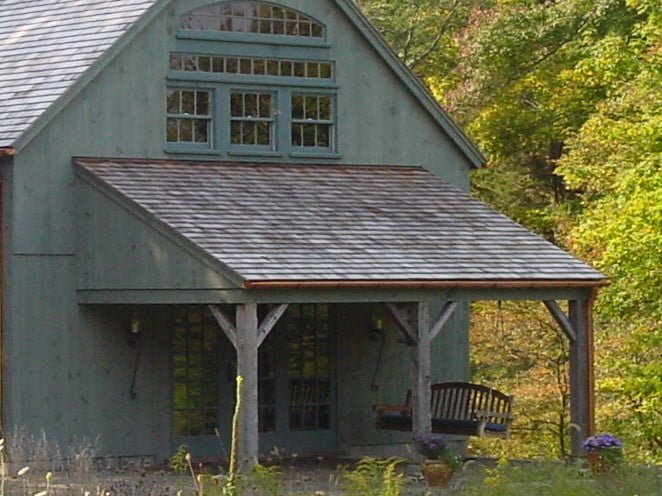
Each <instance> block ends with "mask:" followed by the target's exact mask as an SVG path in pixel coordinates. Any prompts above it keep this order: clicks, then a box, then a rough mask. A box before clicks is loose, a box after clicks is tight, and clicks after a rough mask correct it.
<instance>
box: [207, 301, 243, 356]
mask: <svg viewBox="0 0 662 496" xmlns="http://www.w3.org/2000/svg"><path fill="white" fill-rule="evenodd" d="M209 310H210V311H211V313H212V315H213V316H214V318H215V319H216V322H218V325H219V326H220V327H221V329H223V332H224V333H225V335H226V336H227V337H228V339H229V340H230V342H231V343H232V346H234V349H235V350H236V349H237V328H236V327H235V325H234V324H233V323H232V320H231V319H229V318H228V317H227V316H226V315H225V314H224V313H223V310H221V307H220V306H219V305H209Z"/></svg>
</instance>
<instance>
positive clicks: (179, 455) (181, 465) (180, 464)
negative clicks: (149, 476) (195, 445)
mask: <svg viewBox="0 0 662 496" xmlns="http://www.w3.org/2000/svg"><path fill="white" fill-rule="evenodd" d="M188 452H189V451H188V446H186V445H185V444H182V445H180V446H179V448H177V451H175V453H174V454H173V455H172V456H171V457H170V458H169V459H168V466H169V467H170V469H171V470H172V471H174V472H176V473H178V474H185V473H186V472H188V460H187V459H186V455H188Z"/></svg>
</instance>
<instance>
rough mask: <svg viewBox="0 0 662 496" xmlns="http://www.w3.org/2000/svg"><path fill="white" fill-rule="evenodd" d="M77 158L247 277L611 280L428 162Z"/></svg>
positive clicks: (95, 176) (86, 172) (103, 182)
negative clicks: (409, 164) (423, 164)
mask: <svg viewBox="0 0 662 496" xmlns="http://www.w3.org/2000/svg"><path fill="white" fill-rule="evenodd" d="M75 163H76V165H77V170H78V171H79V173H80V174H81V175H82V177H83V178H85V179H86V180H88V181H91V182H93V183H94V184H97V185H98V186H100V187H101V188H102V189H107V190H110V191H112V192H114V193H120V194H121V196H122V198H123V199H124V200H125V201H127V202H129V203H131V204H132V205H134V206H135V205H137V206H138V207H140V208H141V209H143V210H144V211H146V212H148V213H149V215H150V216H151V217H152V218H153V219H154V220H155V221H156V222H159V223H161V224H162V225H165V226H167V227H168V228H169V229H171V230H172V231H174V232H176V233H178V235H180V236H182V237H184V238H186V239H187V240H188V241H190V242H192V243H194V244H196V245H197V246H198V247H200V249H202V250H204V252H205V253H206V254H207V255H211V256H212V257H213V258H215V259H216V260H218V261H219V263H220V264H222V265H223V267H224V268H229V269H230V270H231V271H232V272H234V273H236V274H238V275H239V276H240V277H241V278H242V279H243V280H244V281H245V282H246V283H254V282H260V281H261V282H264V281H279V282H287V281H289V282H292V281H326V282H333V281H345V282H347V281H355V282H357V281H373V282H374V281H381V282H388V281H390V282H396V281H464V282H467V281H501V282H503V281H511V282H532V281H538V282H540V281H548V282H560V281H565V282H568V281H575V282H578V281H581V282H585V283H586V284H587V285H592V284H598V283H600V281H602V280H603V279H604V276H603V275H602V274H600V273H599V272H597V271H595V270H593V269H592V268H590V267H589V266H587V265H585V264H584V263H582V262H580V261H578V260H577V259H575V258H573V257H572V256H571V255H569V254H567V253H566V252H564V251H563V250H561V249H559V248H557V247H556V246H554V245H552V244H551V243H549V242H547V241H545V240H544V239H542V238H540V237H538V236H536V235H534V234H532V233H531V232H529V231H528V230H526V229H525V228H523V227H522V226H520V225H518V224H516V223H515V222H513V221H512V220H510V219H508V218H507V217H505V216H503V215H501V214H498V213H496V212H495V211H493V210H491V209H490V208H489V207H488V206H486V205H485V204H483V203H481V202H478V201H476V200H473V199H472V198H471V197H469V196H468V195H467V194H466V193H464V192H463V191H461V190H460V189H459V188H457V187H455V186H452V185H450V184H448V183H446V182H444V181H442V180H441V179H439V178H437V177H436V176H435V175H433V174H432V173H430V172H428V171H427V170H425V169H424V168H421V167H394V166H349V165H337V164H334V165H286V164H245V163H244V164H238V163H222V162H183V161H162V160H161V161H148V160H131V159H126V160H119V159H117V160H116V159H76V160H75ZM247 287H250V285H249V284H247Z"/></svg>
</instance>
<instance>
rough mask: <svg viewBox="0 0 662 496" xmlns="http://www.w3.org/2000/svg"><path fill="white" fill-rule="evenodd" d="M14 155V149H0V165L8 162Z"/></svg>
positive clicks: (9, 147)
mask: <svg viewBox="0 0 662 496" xmlns="http://www.w3.org/2000/svg"><path fill="white" fill-rule="evenodd" d="M14 155H16V149H15V148H13V147H11V146H6V147H0V164H1V163H3V162H9V161H10V160H11V159H12V158H14Z"/></svg>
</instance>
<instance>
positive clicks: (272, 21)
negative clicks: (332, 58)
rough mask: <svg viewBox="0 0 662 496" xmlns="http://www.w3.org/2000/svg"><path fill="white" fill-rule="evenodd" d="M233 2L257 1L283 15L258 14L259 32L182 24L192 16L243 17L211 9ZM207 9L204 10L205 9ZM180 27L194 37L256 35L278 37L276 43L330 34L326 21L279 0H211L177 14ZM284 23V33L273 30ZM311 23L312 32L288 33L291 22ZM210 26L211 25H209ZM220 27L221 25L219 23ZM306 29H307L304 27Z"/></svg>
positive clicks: (323, 38)
mask: <svg viewBox="0 0 662 496" xmlns="http://www.w3.org/2000/svg"><path fill="white" fill-rule="evenodd" d="M232 3H257V4H260V5H259V7H266V8H270V9H272V16H273V9H274V8H276V9H281V10H283V15H284V16H283V17H282V18H281V17H275V16H273V17H272V16H268V17H265V16H263V15H261V14H259V15H258V17H260V18H261V20H260V21H258V23H257V25H259V26H260V27H259V28H258V30H257V31H244V30H232V29H221V28H220V27H219V28H218V29H216V28H211V27H210V28H189V27H186V26H182V24H185V22H186V18H190V19H189V22H190V20H191V19H193V18H195V17H202V18H204V17H208V18H215V17H228V18H229V19H233V18H236V19H240V20H241V19H242V18H244V16H235V15H233V14H230V15H228V14H225V16H224V15H223V14H221V13H220V11H219V13H215V12H212V11H210V9H211V10H214V9H215V7H222V4H232ZM205 10H206V11H208V12H204V11H205ZM292 15H294V16H296V18H297V19H294V18H292V17H291V16H292ZM245 19H254V16H251V15H249V16H245ZM265 22H266V23H268V24H269V25H270V29H269V30H267V31H270V32H262V29H263V24H265ZM177 23H178V25H177V28H178V29H179V34H180V35H184V36H188V37H191V38H203V39H205V38H207V39H208V37H209V36H218V37H219V38H224V37H228V36H229V37H230V39H232V38H234V37H243V38H244V39H251V38H256V39H258V40H260V39H265V38H266V39H269V40H277V42H280V43H284V42H286V41H287V40H294V42H295V43H297V44H300V43H301V42H304V41H309V42H312V43H315V42H319V43H323V42H324V41H326V37H327V32H328V30H327V26H326V24H324V23H323V22H321V21H320V20H319V19H316V18H314V17H312V16H310V15H308V14H306V13H305V12H302V11H300V10H297V9H294V8H292V7H289V6H285V5H282V4H279V3H277V2H264V1H244V2H242V1H237V0H235V1H220V2H213V3H209V4H207V5H204V6H200V7H197V8H195V9H193V10H190V11H188V12H185V13H183V14H182V15H181V16H179V17H178V19H177ZM279 23H280V24H282V25H283V33H274V32H273V30H274V27H276V26H275V25H276V24H279ZM291 23H294V24H306V23H309V24H310V32H309V34H307V35H297V34H286V31H287V29H286V26H287V25H288V24H291ZM210 25H211V24H210ZM219 26H220V25H219ZM319 30H321V35H320V36H316V35H314V34H313V33H314V32H319ZM304 31H305V29H304Z"/></svg>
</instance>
